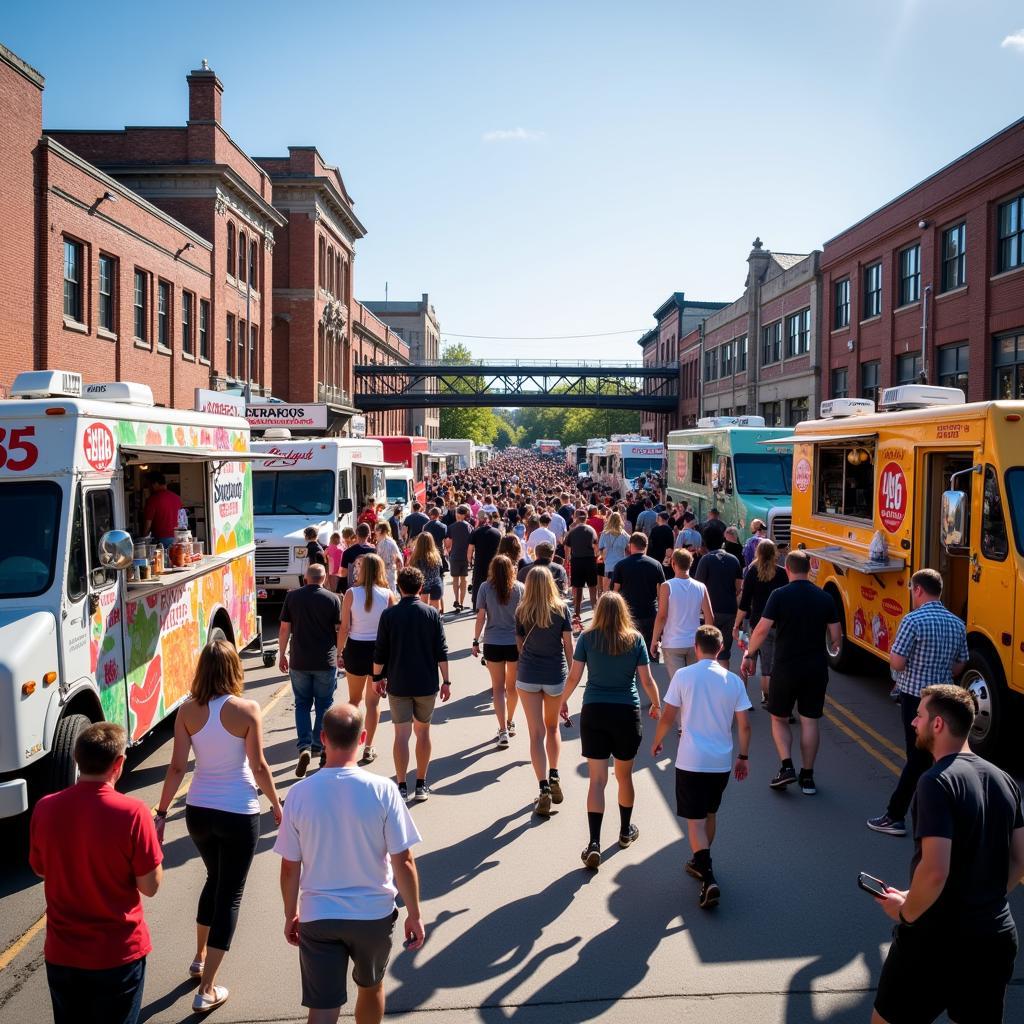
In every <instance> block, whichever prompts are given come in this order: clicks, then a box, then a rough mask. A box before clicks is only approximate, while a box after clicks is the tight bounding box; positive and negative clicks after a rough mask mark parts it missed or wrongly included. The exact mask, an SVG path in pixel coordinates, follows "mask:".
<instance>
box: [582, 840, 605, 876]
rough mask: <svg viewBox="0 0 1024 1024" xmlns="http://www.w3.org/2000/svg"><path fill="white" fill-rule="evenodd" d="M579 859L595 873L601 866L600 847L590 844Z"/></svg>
mask: <svg viewBox="0 0 1024 1024" xmlns="http://www.w3.org/2000/svg"><path fill="white" fill-rule="evenodd" d="M580 859H581V860H582V861H583V863H584V864H586V866H587V867H588V868H590V870H591V871H596V870H597V869H598V868H599V867H600V866H601V847H600V846H598V844H597V843H591V844H590V845H589V846H588V847H587V848H586V849H585V850H584V851H583V852H582V853H581V854H580Z"/></svg>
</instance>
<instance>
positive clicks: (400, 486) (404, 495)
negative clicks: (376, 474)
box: [387, 480, 409, 505]
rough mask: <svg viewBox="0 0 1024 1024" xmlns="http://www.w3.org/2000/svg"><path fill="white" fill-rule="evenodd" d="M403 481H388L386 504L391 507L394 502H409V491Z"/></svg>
mask: <svg viewBox="0 0 1024 1024" xmlns="http://www.w3.org/2000/svg"><path fill="white" fill-rule="evenodd" d="M406 483H407V481H405V480H388V482H387V496H388V504H389V505H393V504H394V503H395V502H396V501H400V502H405V501H408V500H409V490H408V487H407V486H406Z"/></svg>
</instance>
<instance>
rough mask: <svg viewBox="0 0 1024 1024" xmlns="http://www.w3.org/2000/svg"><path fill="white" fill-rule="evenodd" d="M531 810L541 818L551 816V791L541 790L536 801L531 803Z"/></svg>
mask: <svg viewBox="0 0 1024 1024" xmlns="http://www.w3.org/2000/svg"><path fill="white" fill-rule="evenodd" d="M533 809H534V811H536V812H537V814H539V815H540V816H541V817H542V818H547V817H550V815H551V790H550V789H542V790H541V791H540V795H539V796H538V797H537V799H536V800H534V801H533Z"/></svg>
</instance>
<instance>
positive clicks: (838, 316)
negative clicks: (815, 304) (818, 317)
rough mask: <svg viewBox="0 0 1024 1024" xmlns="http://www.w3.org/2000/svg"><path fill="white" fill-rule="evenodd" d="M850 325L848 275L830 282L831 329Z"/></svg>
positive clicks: (836, 329)
mask: <svg viewBox="0 0 1024 1024" xmlns="http://www.w3.org/2000/svg"><path fill="white" fill-rule="evenodd" d="M849 326H850V277H849V275H847V276H846V277H844V278H841V279H840V280H839V281H833V282H832V330H834V331H841V330H842V329H843V328H844V327H849Z"/></svg>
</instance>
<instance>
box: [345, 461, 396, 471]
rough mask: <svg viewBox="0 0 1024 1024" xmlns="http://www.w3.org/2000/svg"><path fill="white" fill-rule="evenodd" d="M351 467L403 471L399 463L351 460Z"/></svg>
mask: <svg viewBox="0 0 1024 1024" xmlns="http://www.w3.org/2000/svg"><path fill="white" fill-rule="evenodd" d="M352 465H353V466H369V467H370V469H404V468H405V466H404V465H403V464H402V463H401V462H370V461H368V460H366V459H353V460H352Z"/></svg>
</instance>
